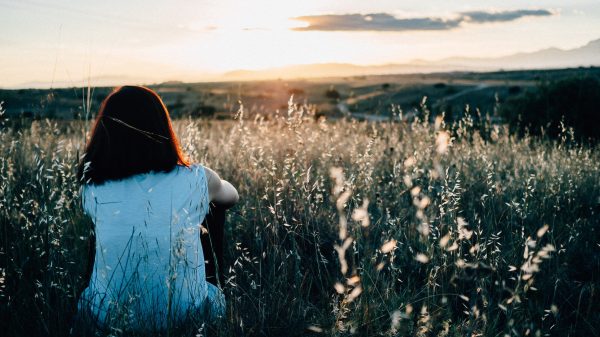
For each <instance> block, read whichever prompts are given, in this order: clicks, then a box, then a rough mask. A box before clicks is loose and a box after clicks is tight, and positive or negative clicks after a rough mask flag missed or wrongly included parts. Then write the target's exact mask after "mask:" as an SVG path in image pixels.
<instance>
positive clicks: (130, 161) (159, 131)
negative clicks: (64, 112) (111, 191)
mask: <svg viewBox="0 0 600 337" xmlns="http://www.w3.org/2000/svg"><path fill="white" fill-rule="evenodd" d="M177 164H180V165H186V166H187V165H188V162H187V160H186V159H185V157H184V155H183V154H182V152H181V148H180V146H179V142H178V141H177V138H176V136H175V133H174V132H173V127H172V126H171V120H170V118H169V112H168V111H167V108H166V107H165V105H164V103H163V102H162V100H161V99H160V97H159V96H158V95H157V94H156V93H155V92H154V91H152V90H150V89H148V88H145V87H138V86H124V87H119V88H117V89H115V90H114V91H113V92H112V93H111V94H110V95H108V97H107V98H106V99H105V100H104V102H102V105H101V107H100V112H99V113H98V117H97V118H96V123H95V124H94V127H93V129H92V133H91V136H90V139H89V142H88V144H87V146H86V150H85V154H84V157H83V160H82V161H81V162H80V164H79V172H78V176H79V179H80V181H81V182H82V183H92V184H101V183H103V182H105V181H107V180H117V179H122V178H126V177H129V176H132V175H134V174H138V173H145V172H150V171H165V172H166V171H170V170H172V169H173V168H174V167H175V166H176V165H177Z"/></svg>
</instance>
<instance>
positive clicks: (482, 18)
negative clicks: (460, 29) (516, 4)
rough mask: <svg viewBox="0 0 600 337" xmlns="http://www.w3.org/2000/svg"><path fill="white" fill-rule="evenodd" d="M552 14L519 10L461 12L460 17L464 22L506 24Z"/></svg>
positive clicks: (532, 10) (535, 10)
mask: <svg viewBox="0 0 600 337" xmlns="http://www.w3.org/2000/svg"><path fill="white" fill-rule="evenodd" d="M550 15H552V12H550V11H548V10H545V9H520V10H515V11H504V12H484V11H473V12H463V13H461V17H462V18H463V20H464V21H468V22H473V23H485V22H506V21H513V20H517V19H520V18H522V17H525V16H550Z"/></svg>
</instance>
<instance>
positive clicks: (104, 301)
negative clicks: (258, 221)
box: [82, 165, 224, 328]
mask: <svg viewBox="0 0 600 337" xmlns="http://www.w3.org/2000/svg"><path fill="white" fill-rule="evenodd" d="M82 197H83V207H84V210H85V212H86V213H87V214H88V215H89V216H90V217H91V218H92V220H93V221H94V224H95V227H96V259H95V264H94V270H93V274H92V278H91V280H90V285H89V287H88V288H87V289H86V291H85V292H84V294H83V296H82V299H83V300H84V301H87V303H88V307H89V308H90V309H91V310H92V313H94V314H96V315H97V319H98V321H99V322H101V323H108V324H110V322H111V321H112V320H113V319H118V320H121V321H122V320H123V318H125V319H126V320H128V322H127V323H128V324H129V325H130V326H133V327H136V326H137V327H142V328H143V327H148V326H153V327H158V328H163V327H165V326H166V322H167V320H168V319H174V320H180V319H181V318H183V317H185V314H186V313H187V312H188V310H200V309H201V308H204V307H205V302H207V294H208V293H209V292H210V293H213V294H214V289H208V287H209V285H208V284H207V282H206V275H205V269H204V254H203V252H202V245H201V244H200V224H201V223H202V221H203V220H204V217H205V215H206V213H207V212H208V209H209V201H210V200H209V196H208V185H207V179H206V174H205V171H204V167H202V166H201V165H193V166H191V167H189V168H188V167H184V166H177V167H175V169H173V170H172V171H171V172H168V173H162V172H161V173H156V172H150V173H144V174H138V175H135V176H132V177H129V178H126V179H123V180H118V181H107V182H105V183H104V184H101V185H91V184H90V185H84V186H83V188H82ZM211 286H212V285H211ZM220 296H222V293H221V295H220ZM208 300H209V301H208V302H211V300H210V299H208ZM222 300H224V298H223V299H222Z"/></svg>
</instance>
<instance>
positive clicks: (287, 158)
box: [0, 103, 600, 336]
mask: <svg viewBox="0 0 600 337" xmlns="http://www.w3.org/2000/svg"><path fill="white" fill-rule="evenodd" d="M427 113H428V112H427V111H421V112H420V114H419V115H418V116H420V117H419V118H417V119H416V120H415V121H413V122H411V123H405V122H400V123H396V122H394V123H392V122H385V123H369V122H358V121H356V120H345V119H338V120H335V121H326V120H324V119H316V118H315V116H314V114H315V111H314V109H311V108H307V107H305V106H303V105H296V104H293V103H292V104H290V105H289V106H288V107H287V108H286V109H285V110H283V111H282V112H281V113H280V114H279V115H278V116H277V117H271V118H268V119H263V118H248V116H247V115H246V112H245V111H239V112H238V114H237V119H236V120H229V121H214V120H201V119H185V118H184V119H178V120H176V121H175V127H176V129H177V134H178V135H179V136H180V138H181V142H182V144H183V145H184V147H185V150H186V152H187V153H188V155H189V156H190V157H191V158H193V159H194V160H195V161H198V162H200V163H203V164H205V165H207V166H209V167H211V168H213V169H215V170H216V171H217V172H219V173H220V174H221V176H222V177H223V178H225V179H228V180H229V181H231V182H232V183H233V184H234V185H235V186H237V187H238V190H239V192H240V196H241V200H240V203H239V204H238V205H237V206H236V207H235V208H234V209H233V210H232V211H231V212H230V213H229V215H228V221H227V228H226V245H225V249H226V262H227V269H226V271H225V278H226V280H227V282H226V285H225V293H226V295H227V298H228V307H227V315H226V319H225V321H224V322H223V324H221V325H219V324H210V325H208V326H204V327H202V325H201V324H199V323H195V322H193V321H192V322H189V323H187V324H186V325H185V326H183V327H174V328H173V330H172V331H168V332H164V334H165V335H185V336H196V335H198V334H201V335H206V334H208V335H218V336H256V335H259V336H290V335H305V334H312V335H315V336H321V335H322V336H349V335H361V336H545V335H549V336H597V335H599V334H600V332H599V330H598V326H600V297H599V295H598V288H599V286H600V245H599V243H600V235H599V233H598V230H599V228H600V227H599V225H600V216H599V214H600V174H599V173H600V152H599V151H598V148H597V147H583V146H579V145H577V144H575V143H573V142H572V141H571V139H570V138H569V134H568V132H567V131H566V130H564V132H563V136H562V138H561V139H560V140H558V141H550V140H545V139H537V138H531V137H525V138H520V139H519V138H516V137H514V136H510V135H509V134H507V132H506V130H505V129H504V128H503V127H500V126H498V125H491V124H477V123H475V122H474V120H473V119H471V118H470V117H469V116H466V117H464V118H463V119H461V120H459V121H457V122H456V123H455V124H453V125H445V124H444V123H443V122H442V121H441V120H439V119H438V120H437V122H436V123H429V122H421V120H428V118H427V117H426V115H427ZM5 117H6V116H3V121H2V126H0V191H1V193H0V233H1V236H0V301H1V303H2V306H1V310H2V311H1V313H0V314H1V315H2V316H1V320H0V321H1V322H2V326H0V329H2V331H3V332H6V333H7V335H23V334H29V335H35V334H48V333H50V334H55V335H60V334H65V333H67V331H68V324H67V322H65V320H66V317H67V316H68V313H69V310H70V308H72V305H73V303H72V298H73V296H74V294H75V293H76V289H78V286H79V285H80V283H81V280H80V277H79V276H78V275H81V272H82V270H83V269H84V268H85V267H84V266H83V265H82V261H85V253H84V252H85V249H86V244H87V239H88V237H89V233H90V227H89V226H90V222H89V220H88V219H86V218H85V217H84V216H83V214H82V211H81V209H80V206H79V205H80V200H79V195H78V184H77V182H76V179H75V167H76V163H77V160H78V156H79V155H80V154H81V151H82V148H83V144H84V141H85V134H86V131H87V130H88V129H89V126H90V124H89V123H88V122H84V121H81V120H73V121H56V120H39V121H31V122H30V124H22V123H21V124H19V125H18V126H15V124H13V122H12V121H11V120H10V118H9V119H6V118H5ZM110 334H111V335H116V336H118V335H128V334H129V333H128V332H127V327H126V326H120V327H115V329H114V330H113V331H110Z"/></svg>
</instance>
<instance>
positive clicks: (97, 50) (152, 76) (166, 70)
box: [0, 0, 600, 88]
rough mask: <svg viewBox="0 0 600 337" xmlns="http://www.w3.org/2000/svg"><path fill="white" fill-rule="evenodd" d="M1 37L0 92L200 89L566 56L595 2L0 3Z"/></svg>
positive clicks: (588, 24)
mask: <svg viewBox="0 0 600 337" xmlns="http://www.w3.org/2000/svg"><path fill="white" fill-rule="evenodd" d="M0 32H2V33H1V35H0V87H4V88H12V87H25V86H81V85H88V84H91V85H101V84H105V83H107V82H111V83H112V82H120V83H123V84H124V83H136V84H141V83H155V82H162V81H167V80H180V81H206V80H214V79H218V77H219V76H220V75H221V74H223V73H225V72H228V71H233V70H239V69H247V70H258V69H267V68H272V67H281V66H287V65H295V64H312V63H353V64H358V65H376V64H387V63H403V62H409V61H411V60H415V59H424V60H439V59H443V58H446V57H452V56H467V57H496V56H504V55H510V54H514V53H518V52H531V51H536V50H540V49H543V48H548V47H558V48H562V49H571V48H576V47H579V46H582V45H585V44H586V43H587V42H589V41H591V40H595V39H598V38H600V1H598V0H569V1H566V0H561V1H558V0H538V1H515V0H502V1H497V0H487V1H480V0H479V1H471V0H455V1H448V0H418V1H414V0H403V1H397V0H396V1H388V0H382V1H378V0H372V1H348V0H329V1H328V0H302V1H298V0H292V1H288V0H251V1H248V0H245V1H242V0H240V1H232V0H214V1H213V0H171V1H164V0H162V1H161V0H135V1H125V0H121V1H117V0H104V1H88V0H54V1H43V0H0ZM113 84H119V83H113Z"/></svg>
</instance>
